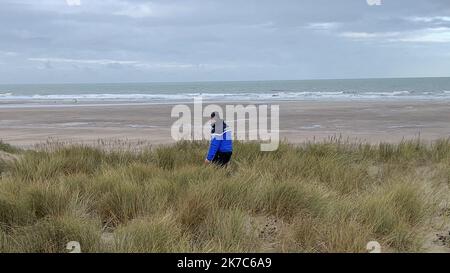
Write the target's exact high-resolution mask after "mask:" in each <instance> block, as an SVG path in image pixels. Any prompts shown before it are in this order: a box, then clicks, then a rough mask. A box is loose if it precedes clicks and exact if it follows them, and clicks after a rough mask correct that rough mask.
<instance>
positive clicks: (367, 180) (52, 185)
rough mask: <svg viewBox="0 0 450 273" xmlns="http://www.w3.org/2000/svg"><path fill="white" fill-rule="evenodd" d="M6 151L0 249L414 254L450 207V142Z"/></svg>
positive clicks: (198, 144) (202, 144)
mask: <svg viewBox="0 0 450 273" xmlns="http://www.w3.org/2000/svg"><path fill="white" fill-rule="evenodd" d="M0 149H1V150H4V151H6V152H8V153H18V152H20V156H19V159H18V160H15V161H9V162H3V161H1V162H0V172H1V179H0V252H65V251H66V249H65V244H66V243H67V242H69V241H79V242H80V243H81V247H82V251H84V252H265V251H271V252H365V251H366V249H365V247H366V244H367V242H369V241H373V240H376V241H378V242H380V243H381V245H382V246H383V249H384V250H386V251H394V252H395V251H401V252H406V251H408V252H409V251H411V252H414V251H421V250H423V249H422V248H421V246H422V240H423V230H424V229H425V228H426V227H427V226H428V225H429V223H430V221H431V220H432V219H433V217H434V216H436V215H438V214H439V213H440V211H439V210H441V209H445V206H446V204H448V203H447V202H448V199H447V198H448V194H449V191H448V186H449V184H450V164H449V163H450V141H449V140H440V141H437V142H435V143H433V144H432V145H430V144H424V143H422V142H420V141H405V142H402V143H399V144H380V145H368V144H362V143H361V144H351V143H343V142H341V141H339V140H334V141H329V142H324V143H305V144H303V145H300V146H293V145H290V144H287V143H283V144H282V145H281V146H280V148H279V149H278V150H277V151H275V152H270V153H266V152H261V151H260V149H259V145H258V144H257V143H246V144H243V143H236V144H235V150H234V155H233V162H232V164H231V165H230V166H229V167H228V168H226V169H221V168H215V167H211V166H205V165H204V164H203V160H202V158H203V157H204V154H205V152H206V149H207V143H205V142H180V143H177V144H175V145H171V146H160V147H156V148H154V149H150V148H142V149H139V150H137V151H136V150H132V149H118V150H114V149H101V148H98V147H97V148H93V147H87V146H82V145H57V146H51V145H50V146H44V147H40V148H39V149H35V150H30V151H19V150H18V149H16V148H14V147H12V146H10V145H7V144H4V143H0ZM443 204H444V205H443ZM443 206H444V208H443ZM447 209H448V208H447Z"/></svg>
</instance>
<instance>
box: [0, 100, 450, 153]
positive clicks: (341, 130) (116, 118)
mask: <svg viewBox="0 0 450 273" xmlns="http://www.w3.org/2000/svg"><path fill="white" fill-rule="evenodd" d="M242 104H244V105H245V104H246V103H242ZM274 104H278V105H280V136H281V138H282V139H287V140H288V141H290V142H294V143H299V142H304V141H311V140H316V141H319V140H323V139H327V138H330V137H341V138H343V139H345V140H347V139H348V140H349V141H363V142H370V143H378V142H399V141H401V140H402V139H412V138H417V137H420V138H421V139H423V140H426V141H432V140H435V139H439V138H447V137H449V136H450V122H449V118H450V101H444V102H439V101H387V102H383V101H377V102H374V101H367V102H363V101H349V102H319V101H308V102H305V101H304V102H276V103H274ZM205 105H206V103H204V106H205ZM172 106H173V105H170V104H153V105H150V104H149V105H137V104H129V105H124V104H121V105H72V106H67V105H66V106H42V105H41V106H33V107H30V106H26V107H24V106H15V107H10V106H6V107H5V105H2V106H1V107H0V139H2V140H3V141H5V142H8V143H11V144H14V145H19V146H23V147H28V146H31V145H34V144H37V143H42V142H46V141H47V140H49V139H52V140H59V141H64V142H82V143H90V142H95V141H97V140H98V139H105V140H111V141H114V140H120V141H125V140H126V141H131V142H133V141H138V140H141V141H145V142H148V143H151V144H163V143H171V142H174V140H173V139H172V137H171V132H170V128H171V125H172V124H173V123H174V122H175V121H176V120H177V118H171V110H172Z"/></svg>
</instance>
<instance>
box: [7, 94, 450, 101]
mask: <svg viewBox="0 0 450 273" xmlns="http://www.w3.org/2000/svg"><path fill="white" fill-rule="evenodd" d="M199 96H201V97H202V98H203V100H215V101H254V100H256V101H267V100H270V101H273V100H320V99H332V100H358V99H387V98H393V99H396V98H398V99H401V98H411V99H433V98H440V99H442V98H443V97H444V98H450V91H441V92H422V93H412V92H410V91H393V92H363V93H358V92H348V91H336V92H291V91H289V92H285V91H276V92H264V93H257V92H243V93H176V94H164V93H160V94H139V93H137V94H51V95H40V94H35V95H31V96H26V95H15V94H13V93H11V92H6V93H0V101H31V102H33V101H36V102H39V101H44V102H45V101H62V102H64V101H68V102H114V101H117V102H128V101H129V102H152V101H169V102H170V101H191V100H193V99H194V98H196V97H199Z"/></svg>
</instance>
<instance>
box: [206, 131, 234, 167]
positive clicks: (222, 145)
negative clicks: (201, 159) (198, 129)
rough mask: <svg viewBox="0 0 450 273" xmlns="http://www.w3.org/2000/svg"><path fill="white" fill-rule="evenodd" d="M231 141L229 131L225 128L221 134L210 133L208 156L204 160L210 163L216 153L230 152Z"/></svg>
mask: <svg viewBox="0 0 450 273" xmlns="http://www.w3.org/2000/svg"><path fill="white" fill-rule="evenodd" d="M232 151H233V140H232V139H231V130H230V129H229V128H227V127H225V128H224V130H223V132H222V133H216V132H214V129H213V131H212V133H211V144H210V145H209V151H208V156H207V157H206V159H208V160H209V161H212V160H213V159H214V157H215V156H216V153H217V152H222V153H225V152H232Z"/></svg>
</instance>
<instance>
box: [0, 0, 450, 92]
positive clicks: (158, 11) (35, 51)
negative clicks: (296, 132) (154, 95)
mask: <svg viewBox="0 0 450 273" xmlns="http://www.w3.org/2000/svg"><path fill="white" fill-rule="evenodd" d="M72 1H73V0H72ZM448 14H450V2H448V1H447V0H430V1H420V0H413V1H411V0H384V1H383V5H382V6H377V7H371V6H368V5H367V3H366V1H365V0H346V1H333V0H303V1H300V0H283V1H269V0H246V1H242V0H222V1H219V0H157V1H144V0H81V5H80V6H69V5H67V3H66V0H42V1H30V0H14V1H13V0H0V36H1V37H2V39H0V82H4V83H6V82H25V81H26V82H35V81H39V82H56V81H62V82H65V81H70V82H73V81H75V82H96V81H103V82H104V81H117V80H120V81H174V80H175V81H195V80H247V79H248V80H252V79H305V78H355V77H379V76H380V77H393V76H421V75H430V71H432V73H433V75H434V76H441V75H445V74H446V73H447V71H449V69H450V62H449V61H450V60H449V55H448V53H447V52H448V51H449V43H450V39H449V36H450V31H449V28H450V20H449V17H448ZM4 52H15V54H14V55H9V56H7V55H5V54H3V53H4ZM423 59H427V65H432V67H427V66H423V65H422V66H419V65H417V64H418V63H420V61H421V60H423ZM46 66H47V67H46ZM42 68H47V69H42ZM49 68H50V70H51V72H49ZM437 68H439V69H437Z"/></svg>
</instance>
